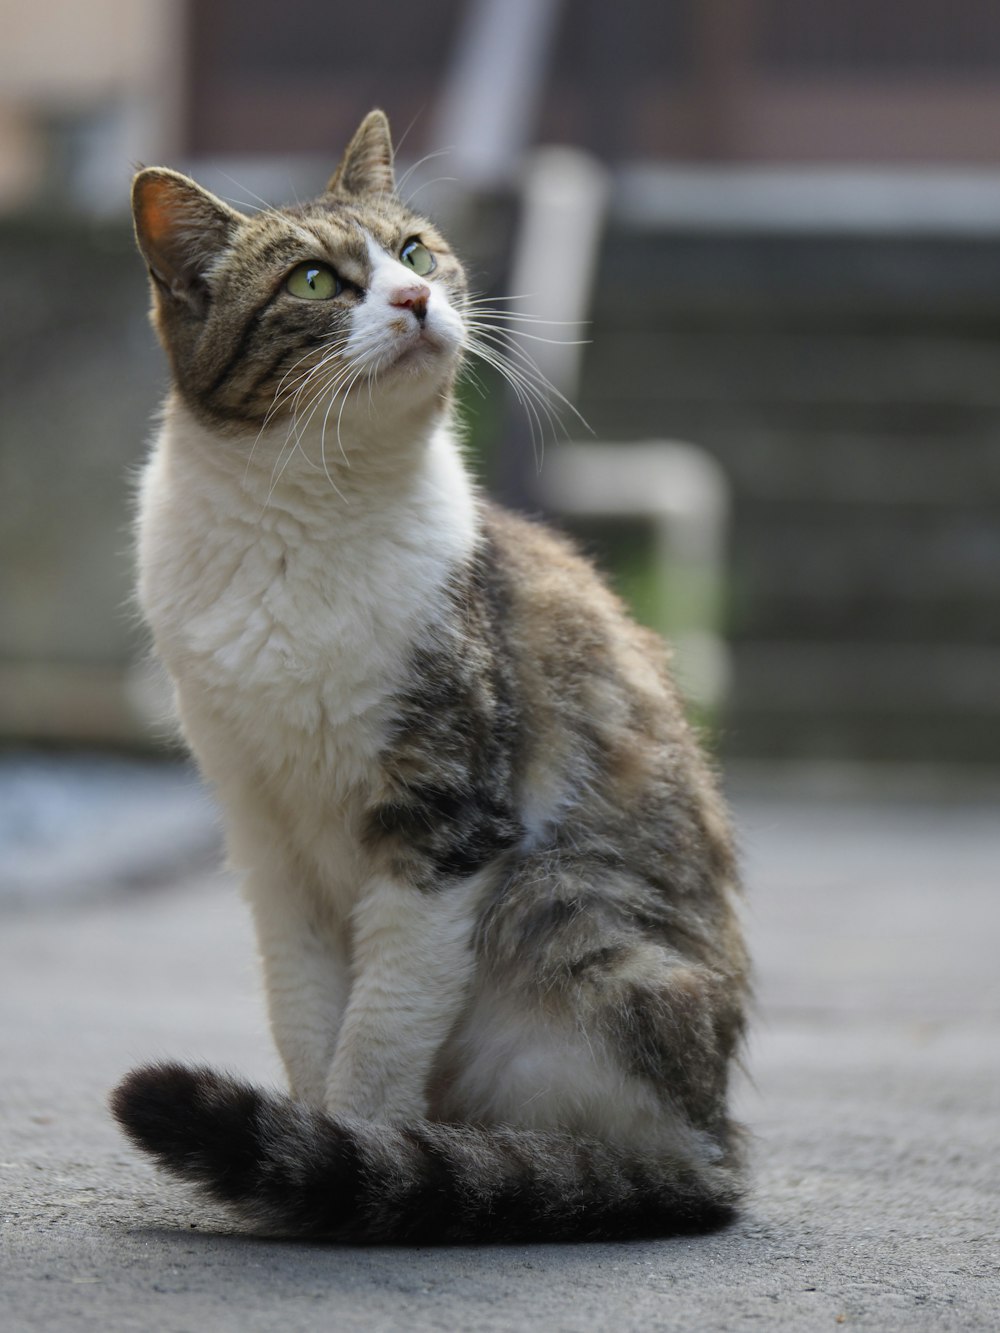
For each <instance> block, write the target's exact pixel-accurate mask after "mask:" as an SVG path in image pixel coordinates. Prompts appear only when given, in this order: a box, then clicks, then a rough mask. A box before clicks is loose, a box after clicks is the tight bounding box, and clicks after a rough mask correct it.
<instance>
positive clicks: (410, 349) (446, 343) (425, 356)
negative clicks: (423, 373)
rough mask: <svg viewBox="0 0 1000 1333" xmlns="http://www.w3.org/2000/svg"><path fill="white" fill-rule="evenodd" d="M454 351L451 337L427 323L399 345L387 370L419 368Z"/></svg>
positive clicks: (388, 362) (437, 360)
mask: <svg viewBox="0 0 1000 1333" xmlns="http://www.w3.org/2000/svg"><path fill="white" fill-rule="evenodd" d="M452 351H453V347H452V344H451V342H450V340H449V339H447V338H443V337H442V336H441V335H440V334H439V333H438V332H436V331H435V330H433V329H429V328H427V326H426V325H424V326H423V327H421V328H419V329H417V330H415V331H414V333H413V334H411V336H410V338H409V339H408V340H407V341H406V342H401V345H397V347H396V349H395V352H394V354H393V355H392V356H391V359H387V362H386V369H387V370H408V371H413V370H418V369H421V368H422V367H424V366H430V365H432V364H435V363H437V362H439V361H440V359H441V357H442V356H445V355H448V354H450V353H451V352H452Z"/></svg>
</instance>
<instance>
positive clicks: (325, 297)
mask: <svg viewBox="0 0 1000 1333" xmlns="http://www.w3.org/2000/svg"><path fill="white" fill-rule="evenodd" d="M285 287H286V289H287V290H288V291H290V292H291V294H292V295H293V296H298V297H301V298H302V300H303V301H329V300H330V299H331V298H332V297H334V296H337V295H338V294H339V293H340V292H341V291H342V290H343V287H342V284H341V281H340V279H339V278H338V277H337V275H336V273H334V271H333V269H332V268H331V267H330V266H329V264H320V263H318V262H317V261H316V260H312V259H310V260H307V261H306V262H305V263H304V264H297V265H296V266H295V268H293V269H292V271H291V273H289V275H288V277H287V278H286V279H285Z"/></svg>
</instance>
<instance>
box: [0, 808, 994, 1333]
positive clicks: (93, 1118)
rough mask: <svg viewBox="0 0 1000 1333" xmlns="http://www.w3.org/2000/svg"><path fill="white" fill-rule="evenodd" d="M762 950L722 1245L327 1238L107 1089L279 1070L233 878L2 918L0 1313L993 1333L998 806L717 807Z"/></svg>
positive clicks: (114, 1319)
mask: <svg viewBox="0 0 1000 1333" xmlns="http://www.w3.org/2000/svg"><path fill="white" fill-rule="evenodd" d="M738 811H739V817H740V822H741V824H742V827H743V830H744V844H745V849H746V859H747V871H748V879H749V887H750V901H749V906H748V924H749V929H750V933H751V937H752V940H753V943H754V948H755V952H756V957H757V963H758V972H759V996H760V1009H761V1012H760V1016H759V1019H758V1022H757V1024H756V1028H755V1032H754V1037H753V1041H752V1045H751V1050H750V1060H749V1062H750V1067H751V1070H752V1073H753V1084H750V1083H749V1082H747V1083H745V1084H744V1086H743V1087H742V1088H741V1090H740V1096H739V1101H740V1106H741V1111H742V1114H743V1116H744V1118H745V1119H746V1120H747V1121H748V1122H749V1123H750V1124H751V1126H752V1127H753V1129H754V1131H755V1133H756V1136H757V1140H758V1144H757V1151H756V1157H757V1177H756V1179H757V1183H756V1189H755V1193H754V1196H753V1198H752V1200H751V1202H750V1205H749V1207H748V1208H747V1210H746V1212H745V1214H744V1215H743V1217H742V1219H741V1220H740V1221H739V1223H738V1224H737V1225H736V1226H734V1227H732V1228H731V1229H729V1230H728V1231H725V1232H723V1233H721V1234H719V1235H716V1236H711V1237H705V1238H697V1239H681V1240H670V1241H661V1242H649V1243H642V1244H627V1245H617V1246H615V1245H584V1246H538V1247H533V1248H532V1247H506V1248H492V1249H475V1248H461V1249H453V1250H446V1251H433V1250H426V1249H407V1250H387V1249H374V1250H360V1251H359V1250H349V1249H337V1248H331V1247H324V1246H318V1245H302V1244H291V1243H276V1242H272V1241H264V1240H259V1239H255V1238H252V1237H248V1236H246V1235H241V1234H239V1233H237V1232H236V1231H235V1230H234V1229H233V1228H232V1227H231V1225H230V1224H229V1223H228V1221H227V1220H226V1219H225V1218H224V1217H223V1216H221V1215H220V1214H216V1213H212V1212H210V1211H207V1210H205V1209H204V1208H203V1207H202V1206H201V1205H194V1204H192V1203H191V1202H190V1200H189V1199H188V1197H187V1195H186V1194H185V1191H184V1190H183V1188H182V1187H180V1186H177V1185H174V1184H173V1183H171V1182H168V1181H166V1180H162V1179H160V1178H158V1177H157V1176H156V1175H155V1173H154V1172H153V1171H152V1170H151V1169H150V1168H148V1167H147V1166H146V1165H145V1163H144V1162H142V1161H140V1160H139V1159H138V1157H137V1156H136V1155H134V1154H133V1153H132V1152H131V1151H130V1150H129V1149H128V1148H127V1147H126V1145H125V1143H124V1142H123V1140H122V1139H121V1138H120V1137H119V1136H118V1134H117V1132H116V1130H115V1129H114V1127H113V1125H112V1124H111V1122H110V1120H109V1118H108V1116H107V1115H106V1113H105V1111H104V1109H103V1098H104V1095H105V1091H106V1089H107V1088H108V1087H109V1086H110V1085H111V1084H112V1083H113V1082H114V1081H115V1079H116V1078H117V1077H118V1076H119V1075H120V1074H121V1073H122V1072H123V1071H124V1070H125V1069H126V1068H128V1067H129V1066H130V1065H131V1064H133V1063H135V1062H137V1061H140V1060H145V1059H148V1058H149V1057H151V1056H157V1055H175V1056H183V1057H187V1058H203V1059H206V1060H211V1061H214V1062H219V1063H223V1064H226V1065H228V1066H230V1067H232V1068H234V1069H238V1070H240V1071H242V1072H246V1073H249V1074H252V1075H255V1076H259V1077H263V1078H271V1077H276V1075H277V1067H276V1062H275V1058H274V1056H273V1054H272V1052H271V1048H270V1042H269V1039H268V1036H267V1034H266V1030H265V1025H264V1021H263V1014H262V1007H261V1003H260V1000H259V997H258V991H257V980H256V975H255V971H254V963H253V949H252V943H251V940H250V936H249V932H248V929H247V923H246V921H245V918H244V915H243V912H242V910H241V907H240V904H239V902H238V901H237V898H236V894H235V892H234V890H233V887H232V885H231V883H229V882H228V881H227V880H226V879H224V878H222V877H210V876H201V877H196V878H189V879H188V880H187V881H186V882H183V883H181V884H174V885H171V886H170V887H169V888H161V889H151V888H147V889H145V890H142V891H138V890H135V889H133V890H132V891H130V892H129V893H128V894H121V895H119V896H115V895H113V894H111V895H104V896H103V897H102V896H95V895H94V894H93V893H89V894H88V895H86V896H85V897H83V898H82V899H81V900H80V901H79V902H78V903H76V904H74V903H72V902H67V901H66V900H65V898H63V899H61V900H60V899H59V898H58V897H56V898H53V897H51V896H48V897H46V899H45V902H46V904H47V905H46V906H44V907H37V906H31V905H30V904H26V903H25V902H24V901H23V900H22V901H20V902H17V901H11V902H10V903H9V904H8V906H7V908H6V910H5V911H4V912H3V914H2V915H0V988H2V995H0V1068H2V1070H3V1075H4V1077H3V1083H2V1085H0V1189H2V1195H0V1198H2V1203H3V1211H4V1221H3V1236H2V1245H0V1328H3V1329H4V1330H5V1331H6V1333H20V1331H21V1330H28V1329H30V1330H46V1333H47V1331H48V1330H61V1329H70V1330H78V1329H79V1330H84V1329H94V1330H98V1329H99V1330H102V1331H103V1330H111V1331H116V1330H132V1329H135V1330H161V1329H162V1330H170V1331H171V1333H174V1331H176V1333H181V1331H182V1330H187V1331H189V1333H201V1330H209V1331H210V1333H214V1331H215V1330H240V1331H241V1333H247V1331H248V1330H265V1329H267V1330H270V1329H275V1328H280V1329H282V1330H287V1331H289V1333H294V1331H295V1330H312V1329H345V1330H354V1329H364V1330H368V1329H372V1330H399V1329H405V1330H407V1333H419V1331H420V1330H425V1329H428V1330H429V1329H441V1330H449V1331H451V1330H463V1331H464V1330H508V1329H511V1330H513V1329H536V1328H537V1329H543V1328H544V1329H552V1330H589V1329H600V1330H604V1329H607V1328H613V1329H615V1330H616V1331H617V1333H624V1331H625V1330H633V1329H635V1330H640V1329H641V1330H647V1329H664V1330H667V1329H678V1330H714V1329H720V1330H731V1329H742V1328H752V1327H759V1328H767V1329H807V1330H812V1329H824V1328H831V1329H833V1328H837V1327H845V1326H846V1327H856V1328H869V1329H900V1330H907V1331H908V1333H909V1331H910V1330H949V1329H996V1328H998V1327H1000V1277H998V1272H1000V1269H998V1264H1000V1249H998V1243H997V1237H998V1231H1000V1226H998V1222H1000V1147H998V1128H1000V1116H998V1112H1000V967H998V965H997V954H998V952H1000V892H998V889H1000V820H998V819H997V817H996V809H995V807H994V808H987V807H986V806H985V805H973V804H969V803H965V804H951V805H942V804H941V803H936V804H927V803H916V804H915V803H912V802H911V803H909V804H906V803H904V804H899V803H896V804H893V803H886V802H878V803H871V802H866V803H865V804H855V805H850V804H844V803H837V804H834V805H832V806H831V805H829V804H817V803H815V802H812V801H809V800H805V799H801V800H797V801H796V800H789V799H787V797H786V798H783V799H775V798H771V799H762V798H760V797H758V798H757V799H744V800H742V801H739V802H738Z"/></svg>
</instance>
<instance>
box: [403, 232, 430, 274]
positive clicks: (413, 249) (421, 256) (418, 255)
mask: <svg viewBox="0 0 1000 1333" xmlns="http://www.w3.org/2000/svg"><path fill="white" fill-rule="evenodd" d="M399 257H400V259H401V260H402V262H403V263H404V264H405V265H406V266H407V268H412V269H413V271H414V273H417V274H419V275H420V277H422V278H425V277H426V276H427V274H428V273H433V272H434V270H435V269H436V268H437V260H436V259H435V258H434V256H433V255H432V254H431V252H430V251H429V250H428V249H427V246H426V245H423V244H422V243H421V242H420V241H418V240H417V238H416V236H411V237H410V239H409V240H408V241H407V242H406V244H405V245H404V246H403V248H402V250H400V252H399Z"/></svg>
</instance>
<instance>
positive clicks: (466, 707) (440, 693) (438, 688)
mask: <svg viewBox="0 0 1000 1333" xmlns="http://www.w3.org/2000/svg"><path fill="white" fill-rule="evenodd" d="M503 602H504V589H503V582H502V578H501V576H500V574H499V571H498V569H497V566H496V561H495V554H494V552H493V549H492V547H491V546H490V544H489V542H484V544H483V546H482V548H481V549H480V550H479V552H478V553H477V555H476V558H475V559H474V560H473V562H472V563H471V565H470V566H469V568H468V569H466V570H464V571H462V572H461V573H460V574H458V575H457V576H456V578H455V581H454V584H453V587H452V589H451V594H450V604H449V606H448V609H447V612H446V615H445V617H444V618H443V621H442V623H440V624H438V625H436V626H435V627H434V630H433V634H432V636H429V637H428V638H427V639H426V640H425V641H424V642H422V643H421V644H420V645H419V647H418V648H417V649H416V650H415V652H414V654H413V658H412V661H411V667H410V671H409V673H408V674H409V676H410V678H411V680H412V681H413V684H411V685H410V686H409V687H408V688H407V689H406V691H405V692H404V693H403V694H402V695H401V696H400V698H399V701H398V707H397V712H396V718H395V722H394V724H393V727H392V734H391V737H390V741H389V744H388V746H387V748H386V751H385V753H384V754H383V756H382V768H383V772H384V774H385V779H386V786H387V788H388V790H389V792H390V793H391V795H390V798H389V799H388V800H384V801H382V802H380V803H379V804H378V805H377V806H375V807H374V808H373V809H372V810H371V811H370V812H369V816H368V821H367V827H366V832H365V837H366V841H367V842H368V843H369V845H370V846H372V847H373V848H379V849H381V850H382V852H383V853H384V854H386V855H388V857H389V858H390V860H391V862H392V865H393V868H394V870H395V872H396V873H398V874H402V875H404V876H405V877H407V878H409V879H410V880H411V881H412V882H414V883H416V884H417V885H418V886H419V887H421V888H432V887H435V886H438V887H440V886H441V885H442V884H443V883H447V882H448V881H449V880H452V879H454V878H456V877H461V876H466V875H470V874H472V873H473V872H474V871H476V870H478V869H480V868H481V867H482V866H485V865H487V864H489V863H490V862H491V861H494V860H495V859H496V858H497V857H498V856H500V855H501V854H502V853H504V852H505V851H507V850H508V849H509V848H511V847H513V846H514V845H515V844H516V843H517V842H518V840H519V839H520V837H521V836H522V832H523V830H522V826H521V822H520V819H519V817H518V813H517V798H516V793H515V788H514V780H515V770H516V761H517V752H518V747H519V743H520V719H519V715H518V710H517V707H516V705H515V688H516V687H515V683H514V679H513V667H512V663H511V661H510V653H509V650H508V648H507V645H506V642H505V639H504V631H503V622H504V607H503Z"/></svg>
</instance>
